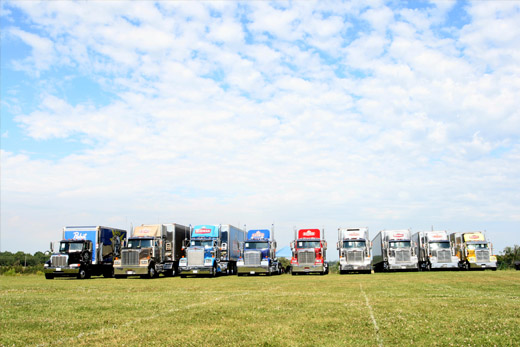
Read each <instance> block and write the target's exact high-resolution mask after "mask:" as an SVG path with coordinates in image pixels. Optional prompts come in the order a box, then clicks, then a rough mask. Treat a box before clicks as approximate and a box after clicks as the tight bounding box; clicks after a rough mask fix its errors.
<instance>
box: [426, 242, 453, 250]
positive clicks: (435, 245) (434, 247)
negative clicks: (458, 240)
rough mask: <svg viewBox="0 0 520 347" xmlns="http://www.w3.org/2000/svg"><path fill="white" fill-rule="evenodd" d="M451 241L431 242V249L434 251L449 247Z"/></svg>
mask: <svg viewBox="0 0 520 347" xmlns="http://www.w3.org/2000/svg"><path fill="white" fill-rule="evenodd" d="M449 248H450V243H449V242H430V249H431V250H432V251H436V250H438V249H449Z"/></svg>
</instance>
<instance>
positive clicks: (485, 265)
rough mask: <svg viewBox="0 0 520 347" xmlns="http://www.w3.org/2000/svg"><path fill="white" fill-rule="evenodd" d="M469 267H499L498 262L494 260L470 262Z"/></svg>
mask: <svg viewBox="0 0 520 347" xmlns="http://www.w3.org/2000/svg"><path fill="white" fill-rule="evenodd" d="M469 268H470V269H471V270H473V269H496V268H497V263H493V262H485V263H482V262H477V263H469Z"/></svg>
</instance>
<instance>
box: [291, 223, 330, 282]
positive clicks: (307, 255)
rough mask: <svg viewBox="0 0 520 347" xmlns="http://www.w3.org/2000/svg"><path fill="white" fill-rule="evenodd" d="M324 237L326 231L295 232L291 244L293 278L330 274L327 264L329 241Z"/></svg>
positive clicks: (301, 230) (306, 230)
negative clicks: (303, 275) (295, 276)
mask: <svg viewBox="0 0 520 347" xmlns="http://www.w3.org/2000/svg"><path fill="white" fill-rule="evenodd" d="M322 236H323V238H322ZM324 236H325V235H324V230H320V229H300V230H298V231H296V230H295V231H294V241H292V242H291V250H292V258H291V274H292V275H293V276H294V275H298V274H310V273H318V274H320V275H326V274H328V273H329V265H328V263H327V262H326V258H327V257H326V251H327V241H325V239H324V238H325V237H324Z"/></svg>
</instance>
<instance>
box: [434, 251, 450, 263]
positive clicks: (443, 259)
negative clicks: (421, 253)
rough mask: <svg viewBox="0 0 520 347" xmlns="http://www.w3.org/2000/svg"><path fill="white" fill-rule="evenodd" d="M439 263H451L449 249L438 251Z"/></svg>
mask: <svg viewBox="0 0 520 347" xmlns="http://www.w3.org/2000/svg"><path fill="white" fill-rule="evenodd" d="M437 262H438V263H451V252H450V251H449V250H448V249H445V250H442V251H437Z"/></svg>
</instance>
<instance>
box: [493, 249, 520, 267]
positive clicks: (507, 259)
mask: <svg viewBox="0 0 520 347" xmlns="http://www.w3.org/2000/svg"><path fill="white" fill-rule="evenodd" d="M501 253H502V254H500V255H497V261H498V263H499V267H500V268H501V269H508V268H513V267H514V266H515V263H516V262H520V246H518V245H514V246H513V247H509V246H508V247H506V248H504V250H503V251H502V252H501Z"/></svg>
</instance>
